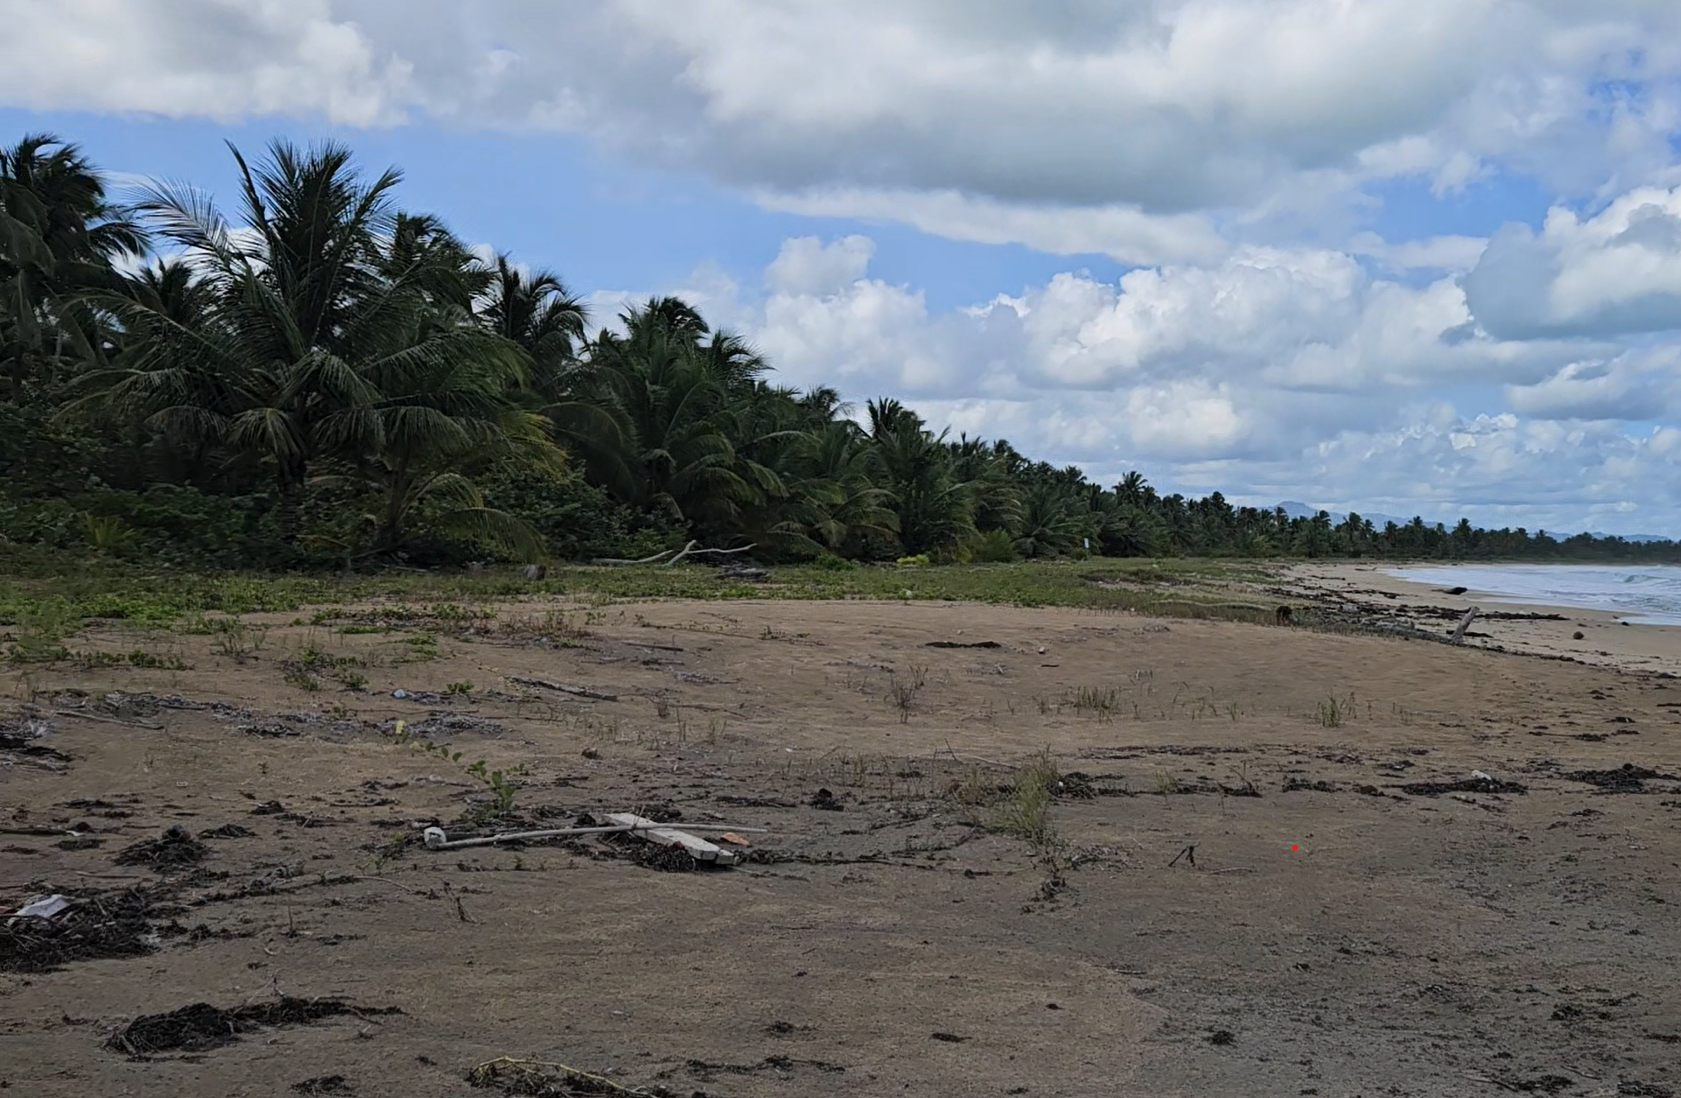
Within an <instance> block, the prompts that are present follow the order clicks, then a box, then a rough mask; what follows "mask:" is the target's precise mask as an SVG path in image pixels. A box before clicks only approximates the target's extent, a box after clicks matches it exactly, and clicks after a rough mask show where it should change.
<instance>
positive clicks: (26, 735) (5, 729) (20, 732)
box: [0, 720, 70, 762]
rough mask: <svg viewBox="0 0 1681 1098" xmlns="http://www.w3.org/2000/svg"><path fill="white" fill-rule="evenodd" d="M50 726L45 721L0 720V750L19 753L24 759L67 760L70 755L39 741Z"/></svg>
mask: <svg viewBox="0 0 1681 1098" xmlns="http://www.w3.org/2000/svg"><path fill="white" fill-rule="evenodd" d="M51 731H52V726H51V725H49V724H48V723H47V722H46V721H37V720H6V721H0V752H6V753H9V754H13V755H21V756H22V757H24V758H26V759H51V760H53V761H54V762H69V761H70V756H69V755H66V754H65V753H64V752H62V751H58V750H55V749H53V748H51V747H48V746H47V745H46V744H44V743H40V742H39V741H40V740H42V739H44V738H46V736H47V735H48V734H49V733H50V732H51Z"/></svg>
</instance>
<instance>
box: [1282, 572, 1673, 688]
mask: <svg viewBox="0 0 1681 1098" xmlns="http://www.w3.org/2000/svg"><path fill="white" fill-rule="evenodd" d="M1398 567H1400V566H1398V565H1396V564H1394V563H1392V562H1383V563H1363V562H1337V563H1327V564H1291V565H1286V566H1285V567H1284V568H1283V570H1282V577H1283V578H1282V581H1281V582H1280V584H1278V585H1277V586H1276V587H1275V588H1272V589H1271V593H1272V594H1274V595H1276V596H1278V597H1279V599H1280V600H1281V601H1282V602H1284V603H1289V602H1292V601H1294V602H1297V603H1299V604H1307V605H1310V606H1313V607H1318V608H1322V609H1323V610H1325V611H1327V612H1329V613H1333V614H1335V615H1338V616H1340V617H1342V618H1344V619H1345V620H1349V621H1350V622H1355V621H1358V620H1362V619H1363V620H1365V621H1368V622H1371V623H1373V624H1381V623H1384V622H1395V623H1397V624H1405V625H1410V626H1412V627H1416V628H1418V629H1421V630H1423V631H1426V632H1431V633H1435V634H1438V635H1443V636H1445V635H1447V634H1449V633H1451V632H1453V629H1454V626H1455V625H1456V624H1457V623H1458V621H1459V619H1460V617H1461V616H1462V615H1463V614H1464V613H1465V611H1466V610H1468V609H1470V608H1471V607H1473V606H1476V607H1479V608H1481V610H1482V611H1483V612H1482V613H1481V614H1480V615H1479V616H1478V617H1477V619H1476V620H1475V622H1473V624H1472V626H1471V628H1470V630H1468V632H1467V636H1466V640H1465V644H1466V645H1467V646H1468V647H1476V648H1486V649H1490V650H1493V651H1504V652H1517V653H1521V654H1524V655H1532V656H1545V657H1550V658H1554V659H1565V660H1571V661H1574V662H1577V663H1583V664H1587V665H1589V666H1593V667H1613V668H1618V669H1621V670H1628V671H1645V672H1652V673H1657V674H1665V675H1681V626H1668V625H1630V624H1626V623H1623V622H1621V621H1619V620H1618V618H1617V615H1616V614H1613V613H1610V612H1608V611H1603V610H1585V609H1580V608H1577V607H1569V606H1542V605H1537V604H1534V603H1530V602H1513V601H1509V600H1504V599H1502V598H1501V597H1500V596H1499V595H1493V594H1489V593H1487V592H1479V591H1477V590H1475V589H1471V590H1467V591H1465V592H1463V593H1461V594H1450V593H1448V591H1447V590H1446V589H1444V588H1443V587H1442V586H1440V585H1438V584H1427V583H1418V582H1415V581H1412V580H1406V579H1402V578H1400V577H1398V576H1394V575H1391V574H1390V573H1391V572H1393V571H1394V570H1396V569H1397V568H1398ZM1577 633H1580V634H1582V636H1581V638H1580V639H1578V638H1577V637H1576V634H1577Z"/></svg>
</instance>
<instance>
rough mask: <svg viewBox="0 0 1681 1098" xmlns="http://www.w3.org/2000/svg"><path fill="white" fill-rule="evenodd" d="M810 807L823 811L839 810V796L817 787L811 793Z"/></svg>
mask: <svg viewBox="0 0 1681 1098" xmlns="http://www.w3.org/2000/svg"><path fill="white" fill-rule="evenodd" d="M811 807H813V808H817V809H821V810H823V811H824V812H839V811H840V810H841V803H840V798H839V797H836V796H835V795H834V793H832V792H830V791H829V790H827V789H819V790H818V791H817V792H816V793H813V794H812V795H811Z"/></svg>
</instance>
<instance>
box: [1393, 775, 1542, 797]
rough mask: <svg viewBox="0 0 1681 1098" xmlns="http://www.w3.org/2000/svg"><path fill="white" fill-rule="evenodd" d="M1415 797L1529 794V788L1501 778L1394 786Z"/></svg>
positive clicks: (1466, 779) (1411, 783) (1465, 779)
mask: <svg viewBox="0 0 1681 1098" xmlns="http://www.w3.org/2000/svg"><path fill="white" fill-rule="evenodd" d="M1393 788H1396V789H1399V790H1400V791H1401V792H1403V793H1410V794H1412V795H1413V796H1414V797H1439V796H1441V795H1442V794H1443V793H1528V792H1529V787H1528V786H1526V785H1522V784H1520V783H1518V782H1504V781H1501V780H1500V779H1499V778H1462V779H1461V780H1459V781H1457V782H1408V783H1407V784H1405V785H1398V786H1394V787H1393Z"/></svg>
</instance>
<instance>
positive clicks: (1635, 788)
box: [1564, 763, 1681, 793]
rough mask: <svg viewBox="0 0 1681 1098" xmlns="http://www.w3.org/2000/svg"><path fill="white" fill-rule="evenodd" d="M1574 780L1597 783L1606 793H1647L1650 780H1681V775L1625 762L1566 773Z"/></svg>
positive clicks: (1568, 777)
mask: <svg viewBox="0 0 1681 1098" xmlns="http://www.w3.org/2000/svg"><path fill="white" fill-rule="evenodd" d="M1564 776H1565V777H1566V778H1567V779H1569V780H1570V781H1573V782H1586V783H1587V784H1589V785H1597V786H1598V787H1599V788H1600V790H1601V791H1602V792H1605V793H1646V792H1649V791H1648V790H1647V788H1646V783H1647V782H1648V781H1661V782H1681V776H1677V775H1674V774H1664V773H1662V772H1660V771H1657V770H1648V769H1647V768H1645V767H1644V766H1635V765H1634V764H1633V763H1624V764H1623V765H1622V766H1619V767H1616V768H1615V769H1611V770H1572V771H1571V772H1570V773H1568V774H1566V775H1564Z"/></svg>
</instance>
